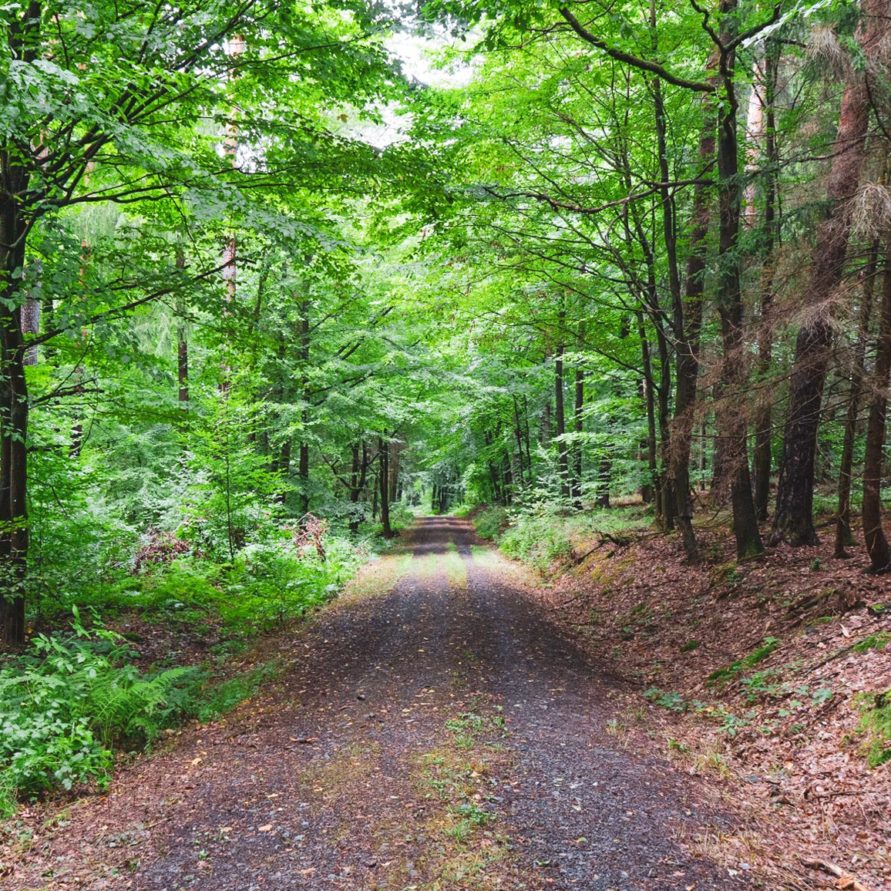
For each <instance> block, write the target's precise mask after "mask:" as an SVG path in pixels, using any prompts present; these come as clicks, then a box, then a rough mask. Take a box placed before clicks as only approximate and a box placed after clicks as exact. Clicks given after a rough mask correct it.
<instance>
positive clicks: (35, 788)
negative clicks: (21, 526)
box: [0, 612, 200, 815]
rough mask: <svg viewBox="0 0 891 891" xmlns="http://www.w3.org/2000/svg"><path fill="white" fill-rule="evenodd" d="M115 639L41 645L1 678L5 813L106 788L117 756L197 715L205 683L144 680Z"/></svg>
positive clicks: (104, 636) (58, 639) (194, 677)
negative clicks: (28, 802) (28, 801)
mask: <svg viewBox="0 0 891 891" xmlns="http://www.w3.org/2000/svg"><path fill="white" fill-rule="evenodd" d="M130 655H131V653H130V649H129V647H128V646H127V644H126V642H125V641H124V640H123V638H121V637H120V636H119V635H117V634H115V633H114V632H113V631H110V630H108V629H105V628H102V627H94V628H93V629H91V630H90V631H88V630H86V629H85V628H84V626H83V625H82V624H81V622H80V617H79V615H78V614H77V612H75V617H74V621H73V623H72V630H71V632H70V634H67V635H57V636H54V637H49V636H46V635H40V636H38V637H36V638H35V639H34V640H33V641H32V642H31V645H30V647H29V648H28V650H27V651H26V652H25V653H24V654H23V655H21V656H19V657H18V658H16V659H15V660H13V661H11V663H10V664H9V665H8V666H7V667H5V668H3V669H2V671H0V731H2V732H0V813H3V814H4V815H9V814H10V813H11V812H12V811H13V809H14V801H15V799H16V798H35V797H37V796H39V795H41V794H43V793H45V792H49V791H51V790H53V789H58V788H61V789H64V790H69V791H70V790H71V789H73V788H74V787H75V786H79V785H82V784H85V783H95V784H97V785H98V786H99V787H105V786H106V785H107V784H108V781H109V779H110V772H111V767H112V764H113V760H114V758H113V749H114V748H126V749H134V748H144V747H145V746H147V745H150V744H151V743H152V741H153V740H154V739H155V738H156V737H157V736H158V734H159V733H160V732H161V731H162V730H163V729H164V728H165V727H169V726H170V725H171V724H173V723H175V722H177V721H179V720H181V719H182V717H183V716H184V715H186V714H188V713H189V712H190V711H191V710H192V709H193V702H194V696H195V690H196V687H197V685H198V683H199V681H200V673H199V672H198V671H197V670H196V669H194V668H183V667H179V668H171V669H167V670H166V671H160V672H155V673H142V672H140V671H139V670H138V669H137V668H136V667H135V666H133V665H132V664H128V658H129V657H130Z"/></svg>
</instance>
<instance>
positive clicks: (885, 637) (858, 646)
mask: <svg viewBox="0 0 891 891" xmlns="http://www.w3.org/2000/svg"><path fill="white" fill-rule="evenodd" d="M889 643H891V634H889V633H888V632H887V631H877V632H876V633H875V634H870V635H868V636H867V637H864V638H863V640H861V641H858V642H857V643H855V644H854V646H853V647H851V649H852V650H853V651H854V652H855V653H867V652H869V651H870V650H884V649H885V647H887V646H888V644H889Z"/></svg>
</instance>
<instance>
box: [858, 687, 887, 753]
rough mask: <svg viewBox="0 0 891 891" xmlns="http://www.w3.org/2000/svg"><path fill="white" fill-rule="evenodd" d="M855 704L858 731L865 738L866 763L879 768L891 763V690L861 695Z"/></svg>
mask: <svg viewBox="0 0 891 891" xmlns="http://www.w3.org/2000/svg"><path fill="white" fill-rule="evenodd" d="M856 703H857V706H858V707H859V709H860V725H859V727H858V730H859V731H860V732H861V733H863V734H864V735H865V736H866V741H865V744H864V749H865V752H866V763H867V764H868V765H869V766H870V767H879V765H881V764H886V763H887V762H889V761H891V690H885V691H884V692H882V693H861V694H860V695H859V696H858V697H857V699H856Z"/></svg>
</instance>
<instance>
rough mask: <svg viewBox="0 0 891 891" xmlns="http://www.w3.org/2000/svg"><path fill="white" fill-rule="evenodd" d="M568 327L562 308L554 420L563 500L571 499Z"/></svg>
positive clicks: (557, 351) (555, 373)
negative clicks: (565, 332) (566, 398)
mask: <svg viewBox="0 0 891 891" xmlns="http://www.w3.org/2000/svg"><path fill="white" fill-rule="evenodd" d="M565 325H566V311H565V310H564V309H563V308H562V307H561V309H560V311H559V313H558V315H557V328H558V330H559V333H558V337H559V340H558V341H557V350H556V353H555V354H554V420H555V423H556V425H557V469H558V473H559V475H560V494H561V496H562V497H563V498H565V499H568V498H569V450H568V449H567V447H566V441H565V440H564V439H563V437H564V435H565V434H566V412H565V409H564V401H563V400H564V396H563V393H564V381H563V355H564V353H565V349H566V348H565V344H564V342H563V329H564V327H565Z"/></svg>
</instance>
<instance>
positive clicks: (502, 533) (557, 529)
mask: <svg viewBox="0 0 891 891" xmlns="http://www.w3.org/2000/svg"><path fill="white" fill-rule="evenodd" d="M474 523H475V525H476V531H477V533H478V534H479V535H480V536H481V537H482V538H487V539H490V540H492V541H495V542H496V543H497V544H498V546H499V547H500V548H501V550H502V551H504V553H506V554H507V555H508V556H511V557H516V558H517V559H519V560H522V561H524V562H525V563H529V564H531V565H532V566H535V567H536V568H537V569H541V570H544V569H547V568H548V567H549V566H550V565H551V564H552V563H553V562H554V561H555V560H561V559H566V558H569V557H570V556H571V555H572V554H573V552H574V550H575V549H576V548H577V547H582V548H583V547H584V543H585V542H587V541H590V540H591V539H592V538H596V537H597V536H598V535H603V534H610V535H616V534H619V533H622V532H627V531H630V530H632V529H639V528H641V527H642V526H644V525H646V523H647V519H646V516H645V510H644V509H643V508H640V507H633V508H621V509H614V510H591V511H588V510H586V511H580V512H571V511H568V510H566V509H564V508H562V507H560V506H558V505H553V504H548V503H540V504H535V505H532V506H529V507H524V508H517V509H511V510H508V509H507V508H504V507H490V508H487V509H486V510H483V511H481V512H480V513H479V514H477V516H476V517H475V519H474Z"/></svg>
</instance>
